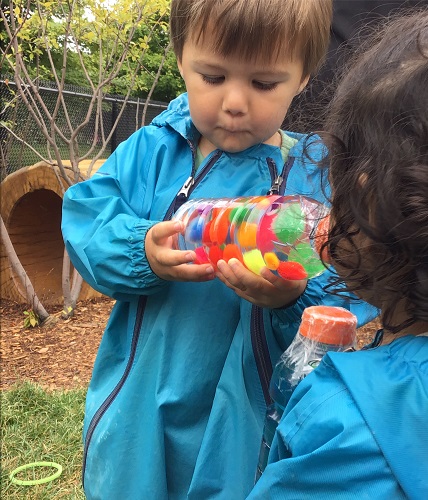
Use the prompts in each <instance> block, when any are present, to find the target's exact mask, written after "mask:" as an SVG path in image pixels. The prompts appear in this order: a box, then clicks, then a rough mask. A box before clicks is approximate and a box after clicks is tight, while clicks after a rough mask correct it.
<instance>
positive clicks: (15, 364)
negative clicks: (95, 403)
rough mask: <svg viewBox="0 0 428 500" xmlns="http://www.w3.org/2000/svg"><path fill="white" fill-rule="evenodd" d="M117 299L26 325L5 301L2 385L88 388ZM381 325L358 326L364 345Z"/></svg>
mask: <svg viewBox="0 0 428 500" xmlns="http://www.w3.org/2000/svg"><path fill="white" fill-rule="evenodd" d="M113 304H114V300H112V299H110V298H107V297H102V298H99V299H93V300H89V301H85V302H80V303H79V304H78V307H77V308H76V311H75V315H74V317H73V318H71V319H68V320H62V319H61V317H60V316H61V308H57V311H54V312H52V311H49V312H50V313H51V314H52V315H53V316H54V318H56V321H54V322H53V323H51V324H49V325H46V326H43V327H36V328H27V329H26V328H24V327H23V322H24V314H23V313H24V311H25V309H26V307H25V305H22V304H15V303H13V302H10V301H6V300H2V301H1V303H0V317H1V339H0V356H1V371H0V377H1V378H0V389H7V388H8V387H10V386H11V385H12V384H13V383H15V382H16V381H19V380H21V381H22V380H31V381H33V382H37V383H39V384H40V385H42V386H43V387H45V388H46V389H52V390H53V389H72V388H76V387H87V385H88V383H89V380H90V378H91V372H92V367H93V364H94V360H95V356H96V353H97V350H98V346H99V343H100V340H101V336H102V333H103V331H104V328H105V325H106V323H107V320H108V317H109V315H110V312H111V309H112V307H113ZM378 327H379V325H378V322H377V321H374V322H372V323H369V324H367V325H366V326H364V327H362V328H360V329H359V331H358V345H359V347H362V346H363V345H365V344H367V343H369V342H370V341H371V339H372V337H373V335H374V333H375V332H376V329H377V328H378Z"/></svg>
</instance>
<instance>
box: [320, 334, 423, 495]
mask: <svg viewBox="0 0 428 500" xmlns="http://www.w3.org/2000/svg"><path fill="white" fill-rule="evenodd" d="M337 354H338V353H330V354H329V355H328V356H329V357H330V362H332V364H333V365H334V366H335V368H336V370H337V371H338V373H339V374H340V376H341V378H342V380H343V382H344V383H345V384H346V385H347V387H348V390H349V392H350V393H351V394H352V397H353V398H354V400H355V402H356V404H357V406H358V408H359V410H360V412H361V414H362V415H363V417H364V419H365V421H366V423H367V425H368V427H369V428H370V430H371V432H372V435H373V438H374V439H375V440H376V442H377V444H378V446H379V448H380V449H381V451H382V453H383V455H384V457H385V458H386V460H387V462H388V464H389V466H390V468H391V471H392V473H393V474H394V475H395V477H396V479H397V481H398V483H399V484H400V486H401V487H402V489H403V490H404V492H405V493H406V495H407V496H408V497H409V498H424V497H425V496H424V495H426V492H427V472H428V470H427V464H428V458H427V457H428V455H427V454H428V421H427V418H428V337H426V336H419V337H414V336H406V337H402V338H399V339H396V340H395V341H394V342H392V343H391V344H389V345H387V346H382V347H379V348H377V349H370V350H367V351H360V352H358V353H354V354H352V355H349V356H347V355H346V354H345V355H343V354H342V355H340V353H339V355H337Z"/></svg>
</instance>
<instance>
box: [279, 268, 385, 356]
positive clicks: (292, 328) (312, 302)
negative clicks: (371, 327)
mask: <svg viewBox="0 0 428 500" xmlns="http://www.w3.org/2000/svg"><path fill="white" fill-rule="evenodd" d="M333 273H334V271H333V270H331V269H327V270H326V271H325V272H324V273H323V274H321V275H320V276H317V277H316V278H312V279H310V280H308V284H307V286H306V290H305V292H304V293H303V294H302V295H301V296H300V297H299V298H298V299H297V300H296V301H295V302H293V304H291V305H289V306H288V307H282V308H278V309H273V310H272V327H273V329H274V331H280V332H281V336H282V337H284V339H287V341H286V342H285V344H284V346H285V347H284V346H282V347H284V349H286V348H287V347H288V345H289V341H290V339H293V338H294V336H295V334H296V333H297V330H298V328H299V325H300V322H301V319H302V314H303V310H304V309H305V308H306V307H310V306H317V305H321V304H322V305H326V306H336V307H343V308H345V309H348V310H350V311H351V312H352V313H353V314H355V316H357V319H358V325H357V326H358V327H360V326H362V325H365V324H366V323H368V322H369V321H372V320H374V319H375V318H376V317H377V316H379V310H378V309H377V308H376V307H374V306H371V305H370V304H368V303H367V302H364V301H362V300H360V299H358V298H357V297H355V296H353V295H349V294H348V295H345V294H343V295H342V294H341V295H334V294H332V293H328V292H326V290H325V287H326V285H328V283H329V280H330V278H331V277H332V274H333Z"/></svg>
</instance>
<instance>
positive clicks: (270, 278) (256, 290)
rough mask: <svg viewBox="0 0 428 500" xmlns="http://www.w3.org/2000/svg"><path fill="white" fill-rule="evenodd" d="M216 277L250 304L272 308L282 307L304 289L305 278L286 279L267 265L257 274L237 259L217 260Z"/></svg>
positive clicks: (298, 295)
mask: <svg viewBox="0 0 428 500" xmlns="http://www.w3.org/2000/svg"><path fill="white" fill-rule="evenodd" d="M217 267H218V272H217V277H218V278H219V279H220V280H221V281H222V282H223V283H224V284H225V285H226V286H228V287H229V288H231V289H232V290H233V291H234V292H235V293H236V294H237V295H239V296H240V297H242V298H243V299H245V300H248V301H249V302H251V303H252V304H254V305H256V306H260V307H268V308H270V309H274V308H277V307H284V306H286V305H287V304H290V303H291V302H293V301H294V300H296V299H297V298H298V297H300V295H302V293H303V292H304V291H305V288H306V283H307V280H299V281H286V280H284V279H282V278H279V277H278V276H275V274H273V273H271V272H270V271H269V269H268V268H267V267H265V268H263V269H262V271H261V275H260V276H258V275H257V274H254V273H253V272H251V271H249V270H248V269H247V268H246V267H245V266H243V265H242V263H241V262H239V260H238V259H230V260H229V262H228V263H226V262H225V261H224V260H219V261H218V262H217Z"/></svg>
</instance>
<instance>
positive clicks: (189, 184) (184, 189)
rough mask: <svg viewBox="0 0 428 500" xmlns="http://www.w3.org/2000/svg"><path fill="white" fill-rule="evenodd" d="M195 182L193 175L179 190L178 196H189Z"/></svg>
mask: <svg viewBox="0 0 428 500" xmlns="http://www.w3.org/2000/svg"><path fill="white" fill-rule="evenodd" d="M194 183H195V179H194V178H193V177H192V176H190V177H189V178H188V179H187V180H186V182H185V183H184V184H183V187H182V188H181V189H180V191H179V192H178V194H177V198H182V197H184V198H187V197H188V196H189V191H190V188H191V187H192V186H193V184H194Z"/></svg>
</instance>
